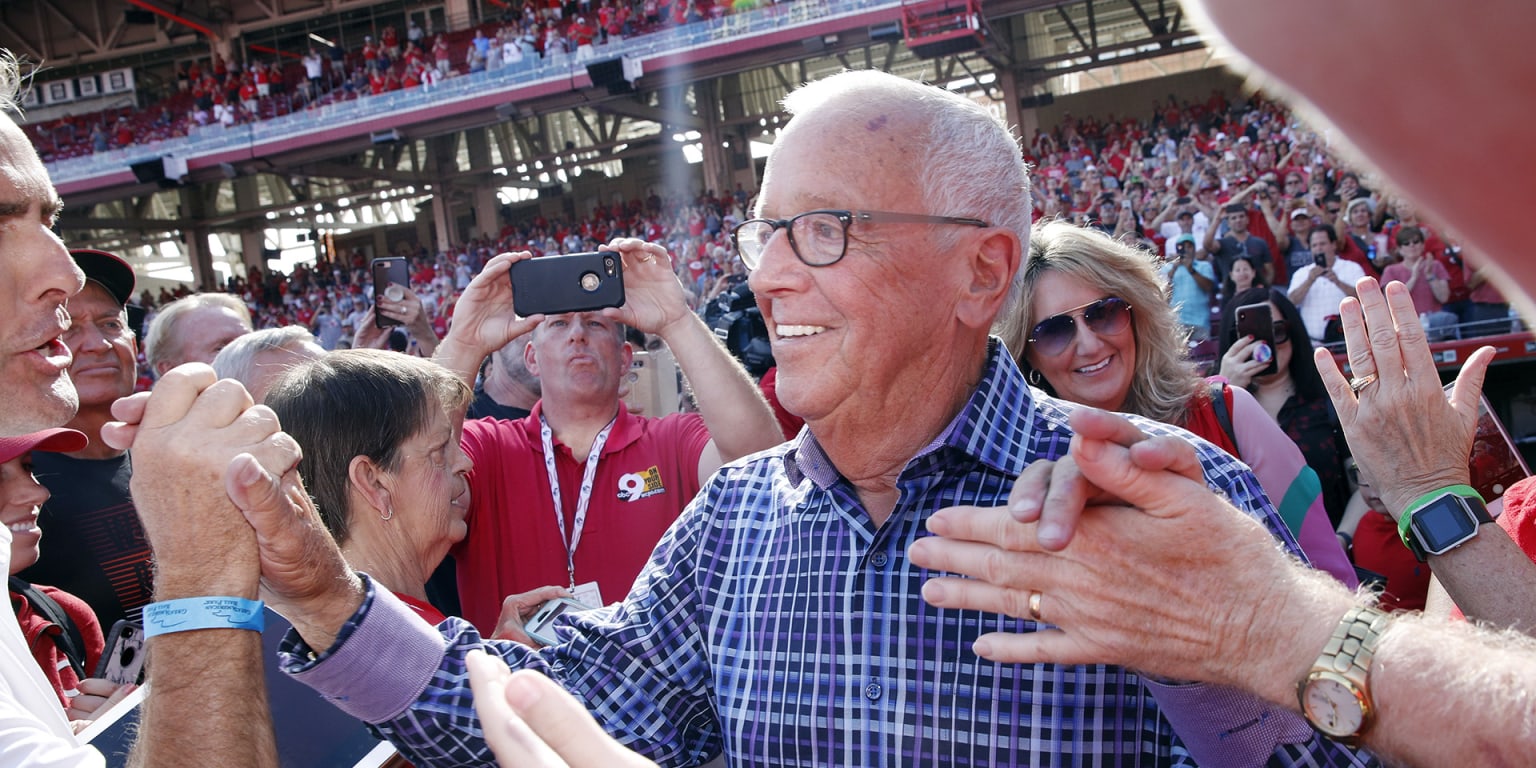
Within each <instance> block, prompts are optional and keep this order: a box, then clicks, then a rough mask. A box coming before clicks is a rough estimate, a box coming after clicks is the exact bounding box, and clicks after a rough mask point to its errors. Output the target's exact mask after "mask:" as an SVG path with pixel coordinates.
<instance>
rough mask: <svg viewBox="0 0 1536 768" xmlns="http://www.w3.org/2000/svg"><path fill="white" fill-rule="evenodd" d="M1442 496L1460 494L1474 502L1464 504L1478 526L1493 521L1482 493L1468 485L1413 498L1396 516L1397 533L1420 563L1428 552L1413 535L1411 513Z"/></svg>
mask: <svg viewBox="0 0 1536 768" xmlns="http://www.w3.org/2000/svg"><path fill="white" fill-rule="evenodd" d="M1442 496H1460V497H1461V498H1463V499H1466V500H1468V501H1469V502H1475V503H1468V504H1466V508H1467V509H1468V511H1470V512H1471V514H1472V519H1473V520H1475V521H1477V524H1478V525H1479V526H1481V525H1482V524H1484V523H1491V522H1493V516H1492V515H1489V514H1488V506H1487V504H1485V503H1484V502H1483V495H1482V494H1480V493H1478V492H1477V489H1476V488H1473V487H1472V486H1470V485H1451V486H1446V487H1445V488H1437V489H1435V490H1433V491H1430V492H1429V493H1426V494H1424V495H1422V496H1420V497H1418V498H1417V499H1414V500H1413V501H1411V502H1409V503H1408V506H1407V507H1405V508H1404V509H1403V514H1402V515H1400V516H1398V518H1397V535H1398V537H1399V538H1401V539H1402V540H1403V546H1406V547H1408V550H1409V551H1410V552H1413V554H1414V556H1415V557H1417V558H1418V559H1419V562H1421V563H1422V562H1424V561H1425V559H1427V558H1428V554H1427V553H1426V552H1425V551H1424V548H1423V547H1421V546H1419V542H1418V540H1417V539H1415V538H1414V536H1413V530H1412V526H1413V515H1414V513H1416V512H1418V511H1419V510H1421V509H1423V508H1425V507H1427V506H1429V504H1430V503H1431V502H1433V501H1435V500H1436V499H1439V498H1440V497H1442Z"/></svg>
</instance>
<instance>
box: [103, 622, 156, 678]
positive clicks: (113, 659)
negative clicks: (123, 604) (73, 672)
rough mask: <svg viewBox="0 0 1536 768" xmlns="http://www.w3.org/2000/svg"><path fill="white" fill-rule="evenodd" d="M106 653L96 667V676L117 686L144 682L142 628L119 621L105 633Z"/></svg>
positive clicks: (132, 623) (131, 623)
mask: <svg viewBox="0 0 1536 768" xmlns="http://www.w3.org/2000/svg"><path fill="white" fill-rule="evenodd" d="M106 640H107V643H106V648H107V651H106V653H103V654H102V655H101V661H100V662H99V663H97V665H96V674H95V675H93V677H100V678H103V679H105V680H110V681H112V682H114V683H117V684H118V685H126V684H128V683H141V682H143V681H144V628H143V627H140V626H139V625H138V624H136V623H134V622H131V621H128V620H127V619H119V620H118V621H117V623H116V624H113V625H112V629H111V630H110V631H109V632H107V638H106Z"/></svg>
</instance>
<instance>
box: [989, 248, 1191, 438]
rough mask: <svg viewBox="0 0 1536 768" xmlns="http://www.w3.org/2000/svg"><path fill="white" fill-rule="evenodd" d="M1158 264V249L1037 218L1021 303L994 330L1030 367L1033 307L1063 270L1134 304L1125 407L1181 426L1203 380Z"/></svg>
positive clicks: (1022, 362) (1124, 410)
mask: <svg viewBox="0 0 1536 768" xmlns="http://www.w3.org/2000/svg"><path fill="white" fill-rule="evenodd" d="M1155 265H1156V256H1154V255H1153V254H1151V253H1148V252H1146V251H1143V250H1141V249H1138V248H1134V247H1132V246H1129V245H1126V244H1125V243H1122V242H1120V241H1118V240H1114V239H1112V238H1111V237H1109V236H1108V235H1106V234H1104V233H1102V232H1100V231H1098V230H1095V229H1085V228H1083V227H1078V226H1075V225H1073V224H1070V223H1068V222H1065V221H1062V220H1059V219H1056V220H1050V221H1041V222H1037V223H1036V224H1035V225H1034V227H1032V228H1031V229H1030V234H1029V254H1028V257H1027V259H1026V261H1025V263H1024V267H1023V269H1021V270H1020V273H1021V274H1022V276H1023V278H1022V280H1021V281H1020V282H1021V283H1022V288H1023V292H1022V294H1021V296H1020V298H1021V300H1020V301H1019V303H1018V304H1016V305H1015V310H1014V311H1013V312H1011V313H1009V314H1005V315H1000V316H999V317H998V321H997V322H996V323H995V324H994V325H993V332H994V333H996V334H997V335H998V336H1001V337H1002V339H1003V343H1005V344H1007V345H1008V351H1009V352H1010V353H1011V354H1012V355H1013V357H1014V359H1015V360H1017V361H1018V363H1019V366H1020V367H1022V368H1024V369H1025V370H1026V371H1027V370H1029V369H1030V365H1029V363H1028V362H1027V361H1026V360H1025V359H1024V348H1025V346H1026V345H1027V339H1028V338H1029V333H1030V331H1031V330H1032V329H1033V323H1032V322H1031V321H1030V307H1032V306H1033V305H1034V296H1035V286H1036V285H1037V284H1038V283H1039V281H1040V278H1042V277H1044V276H1045V275H1046V274H1047V273H1049V272H1060V273H1062V274H1065V275H1068V276H1070V277H1074V278H1077V279H1078V280H1081V281H1083V282H1084V283H1086V284H1088V285H1091V286H1093V287H1094V288H1095V289H1097V290H1100V291H1103V292H1104V293H1105V294H1106V295H1110V296H1118V297H1120V298H1122V299H1125V300H1126V301H1127V302H1129V303H1130V305H1131V329H1132V332H1133V333H1134V334H1135V339H1136V365H1135V367H1134V368H1133V370H1132V375H1131V388H1130V391H1129V392H1127V393H1126V396H1125V402H1124V403H1122V404H1121V405H1120V410H1121V411H1122V412H1125V413H1134V414H1138V415H1141V416H1146V417H1148V418H1151V419H1156V420H1157V421H1161V422H1163V423H1165V424H1176V425H1182V424H1183V423H1184V419H1185V417H1186V415H1187V413H1188V409H1189V402H1190V399H1191V398H1192V397H1194V396H1196V395H1198V394H1200V393H1201V391H1202V390H1203V383H1202V381H1201V379H1200V376H1199V375H1198V374H1196V372H1195V368H1194V365H1193V364H1191V363H1190V362H1189V354H1188V349H1189V347H1188V333H1187V332H1186V331H1184V330H1182V328H1183V326H1181V325H1180V324H1179V322H1178V319H1177V318H1176V317H1175V316H1174V312H1173V307H1172V305H1170V303H1169V301H1168V295H1167V293H1166V291H1165V289H1164V287H1163V279H1162V277H1161V276H1160V275H1159V274H1158V271H1157V268H1156V266H1155Z"/></svg>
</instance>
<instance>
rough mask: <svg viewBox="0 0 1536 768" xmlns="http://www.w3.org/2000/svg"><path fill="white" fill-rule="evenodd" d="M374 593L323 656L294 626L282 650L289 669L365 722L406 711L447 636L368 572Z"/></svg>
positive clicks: (435, 665)
mask: <svg viewBox="0 0 1536 768" xmlns="http://www.w3.org/2000/svg"><path fill="white" fill-rule="evenodd" d="M364 582H365V583H366V585H367V590H368V594H367V596H366V597H365V598H364V599H363V604H362V606H361V607H359V608H358V609H357V613H355V614H353V615H352V618H350V619H348V620H347V623H346V625H345V626H344V628H343V630H342V632H341V633H339V634H338V635H337V639H336V644H335V645H333V646H332V647H331V648H330V649H329V650H327V651H326V652H325V653H323V654H320V655H318V656H316V655H314V654H313V653H312V652H310V650H309V648H308V646H306V645H305V644H304V641H303V640H302V639H301V638H299V636H298V633H297V632H295V631H294V630H292V629H290V630H288V634H287V636H286V637H284V638H283V644H282V647H281V649H280V650H279V653H278V659H279V663H281V664H282V667H283V671H284V672H286V673H287V674H288V675H290V676H292V677H293V678H294V679H295V680H298V681H299V682H301V683H303V684H305V685H307V686H309V687H310V688H313V689H315V691H316V692H317V693H319V694H320V696H321V697H322V698H324V699H325V700H327V701H329V702H331V703H332V704H335V705H336V706H337V707H338V708H339V709H341V710H342V711H343V712H346V713H347V714H349V715H351V716H353V717H355V718H357V719H359V720H362V721H363V722H365V723H373V724H377V723H382V722H385V721H387V720H391V719H393V718H395V717H396V716H398V715H399V714H400V713H402V712H404V711H405V710H406V708H407V707H409V706H410V705H411V703H412V702H414V701H415V700H416V699H417V698H418V697H420V696H421V692H422V691H424V690H426V687H427V683H429V682H430V681H431V680H432V676H433V675H434V674H435V673H436V672H437V668H438V666H439V665H440V664H441V663H442V661H443V654H444V652H445V651H446V650H447V647H448V644H447V641H445V640H444V639H443V637H442V636H441V635H439V634H438V633H437V630H436V629H435V628H434V627H433V626H432V625H430V624H428V623H426V622H425V621H423V620H422V619H421V617H420V616H418V615H417V614H416V612H415V611H412V610H411V609H410V607H409V606H407V605H406V604H405V603H403V602H401V601H400V598H398V597H395V596H394V594H392V593H391V592H390V591H389V590H387V589H383V588H379V587H377V586H376V585H375V583H374V582H373V580H372V579H368V578H367V577H366V576H365V577H364Z"/></svg>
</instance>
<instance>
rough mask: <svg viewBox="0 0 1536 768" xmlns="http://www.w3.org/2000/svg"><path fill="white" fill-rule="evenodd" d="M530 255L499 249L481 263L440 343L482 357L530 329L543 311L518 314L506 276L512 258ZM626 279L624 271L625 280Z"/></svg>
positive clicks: (509, 280) (516, 258)
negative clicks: (454, 345) (468, 350)
mask: <svg viewBox="0 0 1536 768" xmlns="http://www.w3.org/2000/svg"><path fill="white" fill-rule="evenodd" d="M531 258H533V253H532V252H530V251H518V252H516V253H503V254H499V255H497V256H496V257H495V258H492V259H491V260H490V261H488V262H486V263H485V269H482V270H480V274H478V275H475V279H473V280H471V281H469V287H467V288H465V289H464V294H463V295H462V296H460V297H459V300H458V303H456V304H455V305H454V308H453V325H452V326H451V327H450V328H449V329H448V336H447V338H445V339H444V340H443V341H444V343H445V344H446V343H449V342H452V343H455V344H461V345H463V346H464V347H465V348H468V349H473V350H476V351H477V352H479V353H480V355H481V356H482V357H483V356H485V355H489V354H490V353H492V352H494V351H496V350H498V349H501V348H502V347H503V346H505V345H506V344H507V342H509V341H511V340H513V339H515V338H517V337H519V336H521V335H523V334H525V333H528V332H529V331H532V330H533V329H534V327H535V326H537V325H538V324H539V322H540V321H542V320H543V319H544V316H543V315H534V316H533V317H519V316H518V314H517V308H516V307H514V306H513V304H512V281H511V279H510V278H509V277H508V276H507V275H508V272H509V271H510V270H511V269H512V265H513V264H514V263H516V262H519V261H523V260H526V259H531ZM628 282H629V279H628V275H626V276H625V283H626V284H627V283H628Z"/></svg>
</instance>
